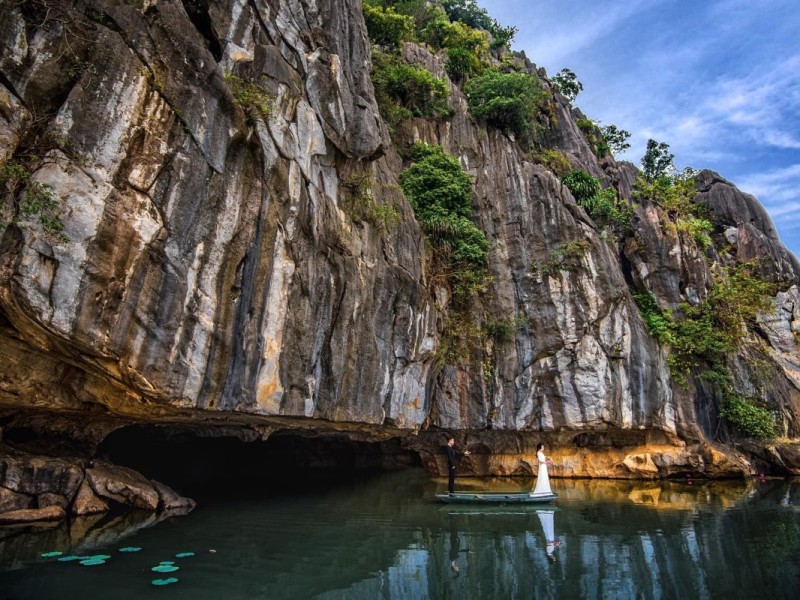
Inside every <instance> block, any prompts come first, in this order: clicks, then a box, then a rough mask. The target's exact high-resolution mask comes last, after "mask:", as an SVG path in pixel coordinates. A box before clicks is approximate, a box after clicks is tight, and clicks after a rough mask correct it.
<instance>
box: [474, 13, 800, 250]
mask: <svg viewBox="0 0 800 600" xmlns="http://www.w3.org/2000/svg"><path fill="white" fill-rule="evenodd" d="M479 4H480V5H481V6H483V7H484V8H486V9H487V10H488V12H489V14H490V15H491V16H493V17H494V18H496V19H497V20H498V21H500V23H502V24H503V25H515V26H516V27H518V28H519V32H518V33H517V36H516V38H515V40H514V43H513V48H514V49H515V50H524V51H525V53H526V54H527V56H528V58H529V59H530V60H531V61H533V62H534V63H536V65H537V66H540V67H544V68H545V69H546V70H547V73H548V74H549V75H554V74H555V73H557V72H558V71H560V70H561V69H562V68H563V67H568V68H570V69H572V70H573V71H574V72H575V73H576V74H577V76H578V79H579V80H580V81H581V82H582V83H583V85H584V91H583V92H582V93H581V94H580V95H579V96H578V98H577V100H576V101H575V104H576V105H577V106H578V107H579V108H580V109H581V110H582V111H583V112H584V113H585V114H586V115H587V116H588V117H589V118H591V119H593V120H598V121H600V122H601V123H602V124H604V125H606V124H611V123H613V124H615V125H617V126H618V127H620V128H622V129H627V130H628V131H630V132H631V134H632V137H631V139H630V140H629V141H630V143H631V149H630V150H628V151H627V152H626V153H625V154H623V155H620V156H617V158H618V159H622V160H629V161H631V162H633V163H636V164H638V163H639V160H640V158H641V157H642V155H643V154H644V148H645V145H646V144H647V139H648V138H653V139H655V140H657V141H659V142H666V143H667V144H669V145H670V150H671V151H672V152H673V153H674V154H675V164H676V166H677V167H678V168H683V167H687V166H688V167H693V168H696V169H700V168H707V169H711V170H713V171H717V172H718V173H719V174H720V175H722V176H723V177H725V178H726V179H728V180H729V181H731V182H732V183H734V184H736V185H737V186H738V187H739V188H740V189H741V190H743V191H745V192H749V193H751V194H753V195H754V196H756V198H758V199H759V200H760V201H761V203H762V204H763V205H764V206H765V207H766V208H767V210H768V211H769V213H770V215H771V216H772V219H773V221H774V222H775V225H776V226H777V228H778V231H779V233H780V236H781V239H782V240H783V242H784V244H786V246H787V247H789V249H791V250H792V251H793V252H794V253H795V254H796V255H799V256H800V5H798V4H797V1H796V0H691V1H690V0H616V1H611V0H479Z"/></svg>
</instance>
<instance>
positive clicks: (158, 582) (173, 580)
mask: <svg viewBox="0 0 800 600" xmlns="http://www.w3.org/2000/svg"><path fill="white" fill-rule="evenodd" d="M151 583H152V584H153V585H169V584H171V583H178V578H177V577H168V578H167V579H153V581H152V582H151Z"/></svg>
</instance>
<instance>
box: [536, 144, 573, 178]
mask: <svg viewBox="0 0 800 600" xmlns="http://www.w3.org/2000/svg"><path fill="white" fill-rule="evenodd" d="M530 158H531V160H532V161H534V162H537V163H539V164H541V165H544V166H545V167H547V168H548V169H550V170H551V171H553V172H554V173H555V174H556V175H558V176H561V175H566V174H567V173H569V172H570V170H572V165H571V164H570V162H569V160H567V156H566V155H565V154H564V153H563V152H562V151H561V150H558V149H556V148H537V149H536V150H532V151H531V152H530Z"/></svg>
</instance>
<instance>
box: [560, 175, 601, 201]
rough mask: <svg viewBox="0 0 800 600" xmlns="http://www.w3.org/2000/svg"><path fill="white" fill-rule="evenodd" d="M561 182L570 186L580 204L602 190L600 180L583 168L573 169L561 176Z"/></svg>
mask: <svg viewBox="0 0 800 600" xmlns="http://www.w3.org/2000/svg"><path fill="white" fill-rule="evenodd" d="M561 183H563V184H564V185H565V186H567V187H568V188H569V191H570V192H572V195H573V196H574V197H575V200H577V201H578V203H579V204H580V203H581V202H584V201H586V200H588V199H589V198H591V197H592V196H594V195H595V194H597V193H598V192H600V190H601V189H602V187H601V185H600V180H599V179H597V178H596V177H592V176H591V175H589V173H587V172H586V171H583V170H576V171H572V172H570V173H568V174H566V175H564V176H563V177H562V178H561Z"/></svg>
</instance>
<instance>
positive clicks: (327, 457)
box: [96, 425, 421, 499]
mask: <svg viewBox="0 0 800 600" xmlns="http://www.w3.org/2000/svg"><path fill="white" fill-rule="evenodd" d="M96 456H97V458H100V459H104V460H108V461H110V462H112V463H114V464H117V465H121V466H124V467H130V468H131V469H135V470H136V471H139V472H140V473H142V474H143V475H144V476H145V477H148V478H150V479H155V480H156V481H160V482H162V483H165V484H167V485H169V486H170V487H172V488H173V489H175V491H177V492H178V493H180V494H183V495H185V496H189V497H191V498H194V499H198V498H205V499H207V498H211V497H229V496H242V495H246V494H250V493H252V494H269V495H273V494H282V493H287V492H295V491H298V490H302V489H308V490H313V489H319V488H326V487H333V486H335V485H342V484H347V483H352V482H355V481H358V480H362V479H365V478H367V477H371V476H374V475H375V474H377V473H380V472H383V471H388V470H400V469H406V468H410V467H415V466H419V465H420V464H421V461H420V457H419V455H418V454H417V453H416V452H414V451H412V450H408V449H407V448H404V447H403V445H402V440H401V439H400V438H391V439H388V440H384V441H377V442H364V441H358V440H353V439H350V438H349V437H348V436H347V434H343V433H338V432H330V433H319V432H314V433H309V432H307V431H296V430H282V431H278V432H275V433H273V434H272V435H271V436H270V437H269V438H268V439H267V440H266V441H242V440H241V439H240V438H239V437H236V436H235V435H222V436H220V435H218V434H214V433H213V432H212V433H211V434H209V430H208V429H207V428H205V429H202V430H201V429H192V428H183V427H178V428H176V427H174V426H164V425H129V426H126V427H123V428H121V429H118V430H116V431H114V432H113V433H111V434H109V435H108V436H107V437H106V438H105V439H104V440H103V442H102V443H101V444H100V446H99V447H98V450H97V455H96Z"/></svg>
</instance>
